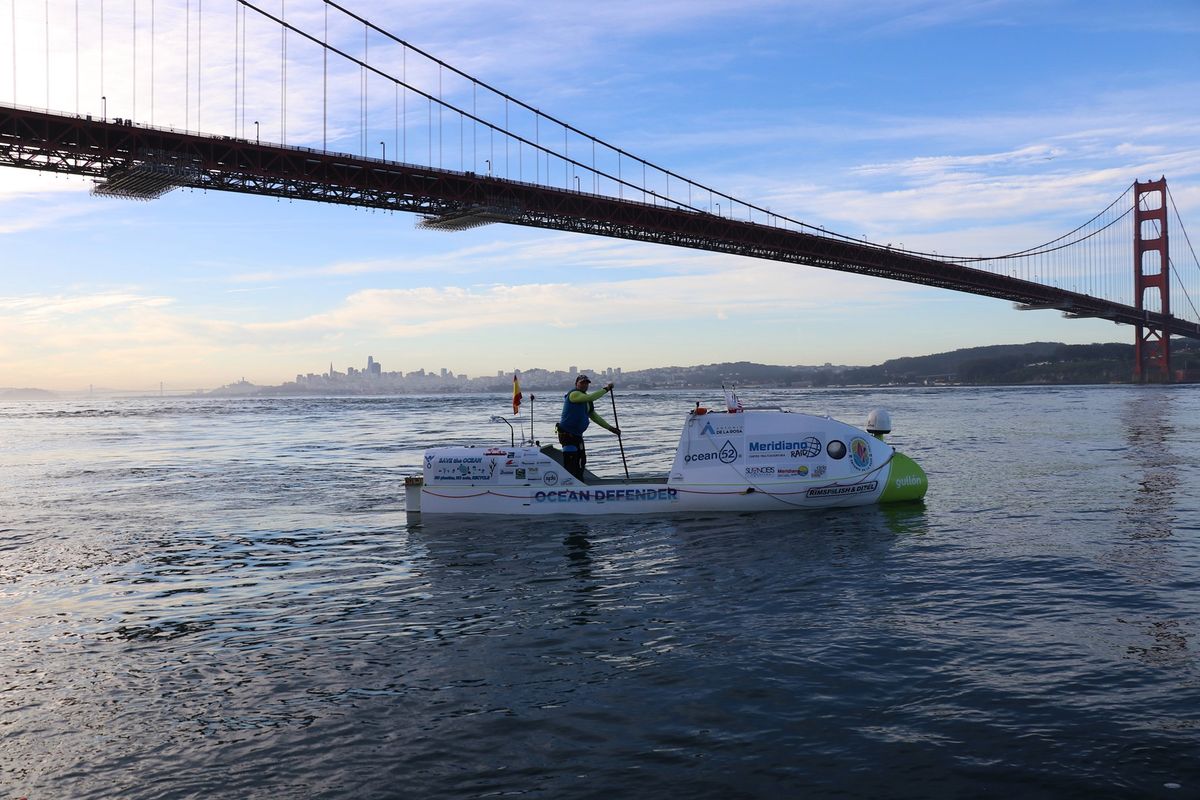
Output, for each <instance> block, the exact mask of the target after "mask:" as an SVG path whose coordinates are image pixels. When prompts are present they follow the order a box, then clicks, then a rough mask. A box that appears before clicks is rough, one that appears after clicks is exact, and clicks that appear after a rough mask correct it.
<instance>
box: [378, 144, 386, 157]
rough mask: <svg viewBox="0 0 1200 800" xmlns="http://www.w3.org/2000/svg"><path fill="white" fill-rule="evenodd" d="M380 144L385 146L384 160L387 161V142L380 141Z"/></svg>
mask: <svg viewBox="0 0 1200 800" xmlns="http://www.w3.org/2000/svg"><path fill="white" fill-rule="evenodd" d="M379 146H380V147H382V148H383V160H384V161H387V142H382V141H381V142H380V143H379Z"/></svg>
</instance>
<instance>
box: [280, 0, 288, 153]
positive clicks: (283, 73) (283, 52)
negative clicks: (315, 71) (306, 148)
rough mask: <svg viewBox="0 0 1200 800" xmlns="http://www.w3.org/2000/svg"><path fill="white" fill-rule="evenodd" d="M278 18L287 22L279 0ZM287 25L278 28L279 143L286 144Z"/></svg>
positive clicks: (284, 2)
mask: <svg viewBox="0 0 1200 800" xmlns="http://www.w3.org/2000/svg"><path fill="white" fill-rule="evenodd" d="M279 18H280V19H282V20H284V21H286V20H287V0H279ZM287 30H288V29H287V25H280V26H279V142H280V144H287Z"/></svg>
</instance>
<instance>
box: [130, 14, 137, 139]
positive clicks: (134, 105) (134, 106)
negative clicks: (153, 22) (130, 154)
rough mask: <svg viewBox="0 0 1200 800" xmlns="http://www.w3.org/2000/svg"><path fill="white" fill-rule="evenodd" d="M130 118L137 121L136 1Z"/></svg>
mask: <svg viewBox="0 0 1200 800" xmlns="http://www.w3.org/2000/svg"><path fill="white" fill-rule="evenodd" d="M131 113H132V116H133V118H134V119H137V0H133V106H132V112H131Z"/></svg>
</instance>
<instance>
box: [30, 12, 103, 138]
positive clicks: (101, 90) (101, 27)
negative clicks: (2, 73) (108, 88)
mask: <svg viewBox="0 0 1200 800" xmlns="http://www.w3.org/2000/svg"><path fill="white" fill-rule="evenodd" d="M16 49H17V48H16V41H15V40H14V41H13V51H14V52H15V51H16ZM100 96H101V97H106V96H107V93H106V92H105V91H104V0H100ZM104 116H105V119H106V120H107V117H108V109H107V104H106V106H105V113H104Z"/></svg>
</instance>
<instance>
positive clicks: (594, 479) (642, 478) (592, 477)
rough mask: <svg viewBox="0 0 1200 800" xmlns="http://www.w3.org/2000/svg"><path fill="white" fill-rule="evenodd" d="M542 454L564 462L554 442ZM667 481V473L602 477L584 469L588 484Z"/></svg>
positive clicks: (608, 484) (614, 484) (564, 467)
mask: <svg viewBox="0 0 1200 800" xmlns="http://www.w3.org/2000/svg"><path fill="white" fill-rule="evenodd" d="M542 454H543V455H546V456H549V457H550V458H551V459H553V460H554V461H555V462H556V463H558V464H563V454H562V451H561V450H559V449H558V448H557V447H555V446H554V445H552V444H548V445H546V446H545V447H543V448H542ZM563 469H566V465H565V464H563ZM666 482H667V476H666V475H634V476H633V477H630V478H601V477H600V476H599V475H597V474H596V473H594V472H592V471H591V470H588V469H585V470H584V471H583V483H584V485H586V486H628V485H630V484H633V483H636V484H649V483H659V484H666Z"/></svg>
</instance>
